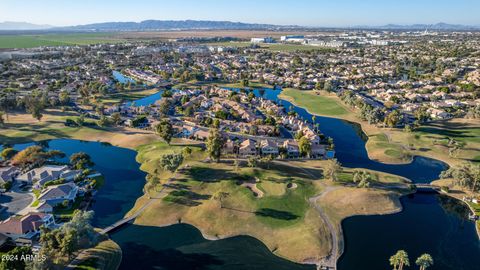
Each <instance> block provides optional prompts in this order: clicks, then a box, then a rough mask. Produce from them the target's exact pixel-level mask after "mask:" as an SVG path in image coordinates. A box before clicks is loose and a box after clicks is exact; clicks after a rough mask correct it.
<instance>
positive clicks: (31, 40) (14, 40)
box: [0, 33, 125, 49]
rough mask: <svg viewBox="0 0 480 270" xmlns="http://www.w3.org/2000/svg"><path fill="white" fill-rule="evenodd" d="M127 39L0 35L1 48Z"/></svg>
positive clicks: (114, 41)
mask: <svg viewBox="0 0 480 270" xmlns="http://www.w3.org/2000/svg"><path fill="white" fill-rule="evenodd" d="M124 41H125V40H124V39H122V38H119V37H117V36H116V35H114V34H109V33H101V34H100V33H99V34H40V35H0V49H13V48H34V47H40V46H70V45H88V44H100V43H119V42H124Z"/></svg>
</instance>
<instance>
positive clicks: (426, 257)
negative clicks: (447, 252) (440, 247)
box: [415, 253, 433, 270]
mask: <svg viewBox="0 0 480 270" xmlns="http://www.w3.org/2000/svg"><path fill="white" fill-rule="evenodd" d="M415 263H416V264H417V265H418V266H420V270H425V269H427V267H430V266H432V265H433V259H432V256H430V254H428V253H425V254H422V256H420V257H418V259H417V260H416V261H415Z"/></svg>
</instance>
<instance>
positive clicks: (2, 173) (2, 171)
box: [0, 167, 20, 184]
mask: <svg viewBox="0 0 480 270" xmlns="http://www.w3.org/2000/svg"><path fill="white" fill-rule="evenodd" d="M19 172H20V171H19V170H18V169H17V168H16V167H1V168H0V184H4V183H7V182H11V181H13V180H14V179H15V177H16V176H17V175H18V174H19Z"/></svg>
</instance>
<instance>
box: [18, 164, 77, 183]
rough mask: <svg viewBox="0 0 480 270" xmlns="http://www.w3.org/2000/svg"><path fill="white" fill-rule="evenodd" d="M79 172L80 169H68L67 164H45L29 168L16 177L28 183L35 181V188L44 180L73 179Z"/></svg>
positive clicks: (44, 181)
mask: <svg viewBox="0 0 480 270" xmlns="http://www.w3.org/2000/svg"><path fill="white" fill-rule="evenodd" d="M80 174H81V171H80V170H70V169H69V168H68V166H60V165H46V166H43V167H40V168H36V169H33V170H30V171H28V172H26V173H24V174H22V175H20V176H18V177H17V178H16V179H17V180H18V181H23V182H26V183H28V184H32V183H34V182H35V187H36V188H41V187H42V186H43V185H44V184H45V183H46V182H48V181H53V180H58V179H60V178H63V179H65V181H67V182H69V181H73V180H74V179H75V178H76V177H77V176H79V175H80Z"/></svg>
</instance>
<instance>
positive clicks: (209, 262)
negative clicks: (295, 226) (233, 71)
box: [16, 89, 480, 270]
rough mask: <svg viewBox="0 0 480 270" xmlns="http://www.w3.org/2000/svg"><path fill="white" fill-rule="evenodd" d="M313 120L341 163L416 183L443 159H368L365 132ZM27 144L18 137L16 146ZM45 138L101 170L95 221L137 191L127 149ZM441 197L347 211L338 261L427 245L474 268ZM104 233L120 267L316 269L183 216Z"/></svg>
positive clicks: (469, 244)
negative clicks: (388, 209)
mask: <svg viewBox="0 0 480 270" xmlns="http://www.w3.org/2000/svg"><path fill="white" fill-rule="evenodd" d="M236 91H238V90H236ZM254 92H255V94H256V95H257V96H259V95H261V94H262V95H263V97H265V98H268V99H270V100H273V101H277V102H280V103H281V104H282V105H284V106H285V107H286V109H287V110H290V109H293V110H295V111H296V112H297V113H298V114H299V115H300V116H301V117H303V118H305V119H308V120H310V121H311V117H312V115H311V114H309V113H308V112H307V111H306V110H304V109H302V108H298V107H296V106H293V105H292V104H291V103H290V102H287V101H283V100H279V99H278V94H279V93H280V90H272V89H265V90H255V91H254ZM160 97H161V94H160V93H157V94H155V95H153V96H149V97H146V98H144V99H142V100H143V101H140V100H138V101H136V102H135V103H136V104H138V105H140V104H139V102H141V103H142V104H143V102H145V104H146V105H148V104H151V103H153V102H155V101H156V100H158V99H160ZM316 121H317V122H318V123H319V124H320V129H321V130H322V132H323V133H324V134H325V135H327V136H329V137H332V138H333V139H334V143H335V150H336V153H337V158H338V160H339V161H340V162H341V163H342V164H343V165H344V166H347V167H361V168H368V169H372V170H378V171H383V172H388V173H393V174H397V175H401V176H404V177H407V178H409V179H411V180H412V181H414V182H421V183H423V182H430V181H432V180H434V179H437V178H438V175H439V173H440V172H441V171H442V170H444V169H445V168H446V167H447V165H446V164H445V163H443V162H440V161H437V160H433V159H429V158H424V157H415V158H414V160H413V162H412V163H410V164H405V165H387V164H382V163H378V162H375V161H371V160H370V159H369V158H368V155H367V152H366V149H365V138H364V135H363V133H362V132H360V131H359V128H358V127H357V126H355V125H354V124H352V123H349V122H346V121H343V120H339V119H333V118H328V117H319V116H318V117H317V119H316ZM29 145H31V144H23V145H17V146H16V148H17V149H22V148H25V147H27V146H29ZM49 146H50V148H51V149H58V150H61V151H64V152H66V153H67V155H70V154H71V153H75V152H78V151H84V152H87V153H88V154H90V155H91V156H92V157H93V160H94V162H95V163H96V166H95V169H96V170H98V171H100V172H101V173H102V174H104V175H105V176H106V183H105V186H104V187H103V188H102V189H101V190H100V191H99V193H98V194H97V199H96V203H95V204H94V206H93V210H95V212H96V218H95V221H94V225H95V226H98V227H104V226H107V225H109V224H111V223H113V222H114V221H116V220H118V219H119V218H121V217H122V216H124V214H125V213H126V212H127V211H128V210H129V209H130V208H131V207H132V206H133V204H134V202H135V200H136V199H137V198H138V197H139V196H141V194H142V187H143V185H144V183H145V173H143V172H142V171H140V170H139V164H138V163H137V162H136V161H135V155H136V153H135V152H134V151H132V150H128V149H122V148H117V147H113V146H108V145H105V144H102V143H95V142H88V143H87V142H80V141H75V140H63V139H62V140H52V141H50V142H49ZM442 198H444V197H440V196H438V195H432V194H416V195H413V196H410V197H405V198H402V200H401V201H402V205H403V207H404V210H403V211H402V212H401V213H398V214H393V215H384V216H358V217H351V218H348V219H346V220H345V221H344V222H343V223H342V227H343V229H344V234H345V252H344V254H343V256H342V257H341V259H340V261H339V265H338V266H339V269H340V270H354V269H371V270H376V269H378V270H385V269H390V268H391V267H390V266H389V265H388V258H389V257H390V256H391V255H392V254H393V253H395V252H396V251H397V250H398V249H405V250H407V252H409V254H410V257H411V260H414V258H416V257H418V256H419V255H420V254H421V253H424V252H428V253H430V254H431V255H432V256H433V258H434V260H435V266H434V267H432V268H431V269H439V270H447V269H456V270H460V269H465V270H467V269H468V270H470V269H472V270H473V269H480V268H478V265H480V261H479V260H480V248H479V241H478V238H477V236H476V232H475V227H474V223H473V222H471V221H468V220H466V219H465V217H466V212H465V208H464V207H463V206H461V205H460V204H459V203H457V202H452V201H449V200H446V199H442ZM111 237H112V238H113V239H114V240H115V241H116V242H117V243H119V244H120V246H121V247H122V250H123V261H122V265H121V269H315V268H314V267H312V266H308V265H299V264H295V263H292V262H289V261H286V260H283V259H281V258H279V257H276V256H275V255H273V254H272V253H271V252H269V251H268V249H267V248H266V247H265V245H263V244H262V243H261V242H260V241H258V240H256V239H254V238H251V237H247V236H242V237H234V238H230V239H225V240H219V241H208V240H206V239H204V238H203V237H202V236H201V234H200V233H199V231H198V230H197V229H195V228H194V227H192V226H189V225H185V224H179V225H173V226H169V227H162V228H160V227H148V226H138V225H128V226H126V227H124V228H121V229H119V230H118V231H116V232H114V233H113V234H112V235H111ZM412 269H413V268H412Z"/></svg>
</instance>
